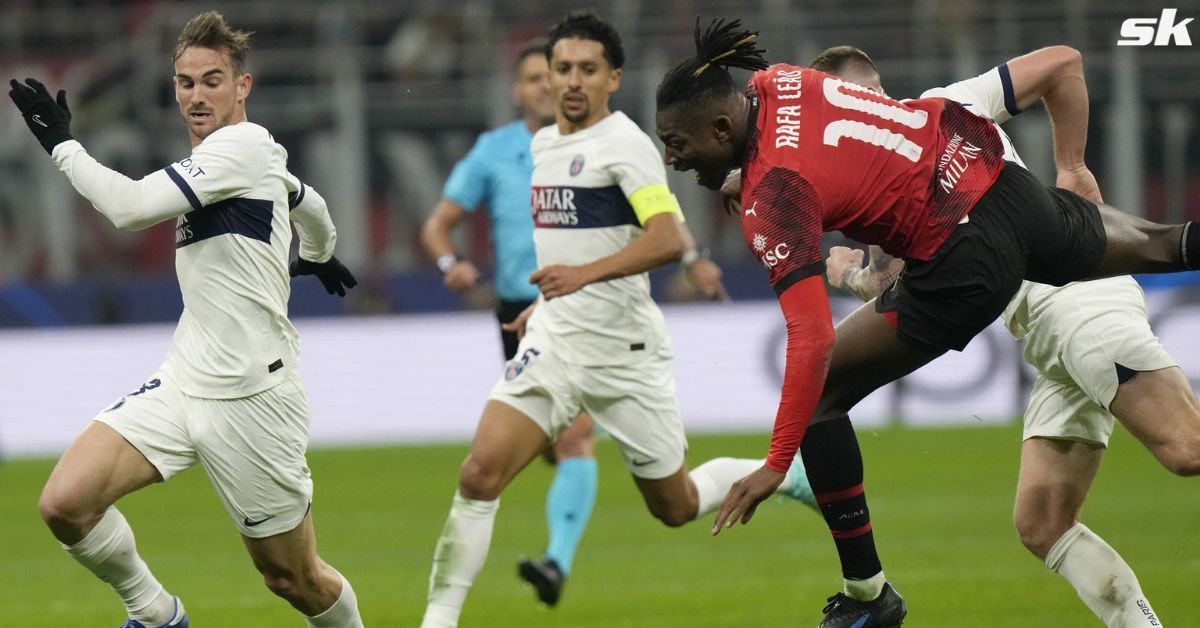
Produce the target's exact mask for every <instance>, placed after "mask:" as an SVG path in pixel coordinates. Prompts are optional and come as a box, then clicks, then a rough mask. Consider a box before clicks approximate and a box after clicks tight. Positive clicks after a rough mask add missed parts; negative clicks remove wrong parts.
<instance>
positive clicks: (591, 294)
mask: <svg viewBox="0 0 1200 628" xmlns="http://www.w3.org/2000/svg"><path fill="white" fill-rule="evenodd" d="M531 151H532V155H533V178H532V186H533V188H532V190H531V205H532V211H533V219H534V225H535V228H534V232H533V239H534V245H535V247H536V249H537V260H538V267H539V268H541V267H545V266H550V265H552V264H567V265H579V264H587V263H589V262H593V261H595V260H597V259H600V258H604V257H608V256H610V255H613V254H615V253H617V252H618V251H620V250H621V249H624V248H625V247H626V246H628V245H629V244H630V243H631V242H633V240H634V239H635V238H637V237H638V236H639V235H641V233H642V225H641V222H640V221H639V219H638V216H637V214H636V213H635V212H634V208H633V205H632V204H631V203H630V200H629V199H630V197H632V196H633V195H634V194H635V193H637V192H638V191H639V190H645V189H647V188H648V186H657V188H661V189H662V190H665V189H666V187H665V186H666V183H667V176H666V170H665V169H664V167H663V163H662V160H661V159H660V158H659V155H658V149H657V148H656V147H655V146H654V143H653V142H652V141H651V140H650V138H649V136H647V135H646V134H645V133H643V132H642V130H641V129H639V128H638V127H637V125H636V124H634V123H633V121H632V120H630V119H629V118H628V117H627V116H625V114H623V113H620V112H616V113H613V114H611V115H609V116H608V117H606V118H604V119H603V120H601V121H600V122H598V123H596V124H595V125H593V126H591V127H588V128H586V129H583V130H581V131H576V132H574V133H571V134H568V135H562V134H561V133H559V131H558V127H557V126H555V125H551V126H548V127H545V128H543V129H541V130H540V131H538V132H537V134H535V135H534V137H533V144H532V149H531ZM652 189H656V188H652ZM671 202H674V201H673V199H672V201H671ZM677 206H678V205H677V204H676V208H677ZM677 211H678V210H677V209H676V212H677ZM529 325H530V328H531V330H532V329H537V330H539V331H540V332H542V333H545V334H549V335H550V336H551V337H553V338H554V339H555V350H556V351H559V352H560V355H562V356H563V359H565V360H567V361H569V362H573V363H576V364H581V365H587V366H598V365H619V364H629V363H631V362H635V361H638V360H641V359H643V357H644V356H646V355H649V354H654V353H655V352H665V354H666V355H670V350H671V348H670V339H669V337H668V335H667V329H666V323H665V321H664V320H663V316H662V312H661V311H660V310H659V309H658V306H657V305H656V304H655V303H654V301H653V300H652V299H651V298H650V279H649V277H648V276H647V275H646V273H641V274H638V275H631V276H628V277H622V278H619V279H613V280H610V281H604V282H598V283H593V284H590V285H587V286H584V287H583V289H581V290H579V291H578V292H575V293H574V294H570V295H567V296H563V297H558V298H554V299H551V300H549V301H546V300H545V299H544V297H543V298H540V300H539V303H538V306H537V308H536V309H535V310H534V314H533V316H532V317H531V319H530V322H529ZM659 355H663V354H662V353H660V354H659Z"/></svg>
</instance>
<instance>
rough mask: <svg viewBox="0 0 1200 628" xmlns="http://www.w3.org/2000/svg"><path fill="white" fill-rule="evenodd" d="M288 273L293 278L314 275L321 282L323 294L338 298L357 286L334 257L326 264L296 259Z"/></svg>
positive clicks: (347, 270) (344, 267)
mask: <svg viewBox="0 0 1200 628" xmlns="http://www.w3.org/2000/svg"><path fill="white" fill-rule="evenodd" d="M290 271H291V275H292V276H293V277H298V276H300V275H316V276H317V279H320V280H321V285H323V286H325V292H328V293H329V294H336V295H338V296H339V297H344V296H346V290H347V289H349V288H353V287H354V286H357V285H358V280H357V279H355V278H354V274H353V273H351V272H350V269H349V268H346V266H345V265H343V264H342V263H341V262H339V261H338V258H336V257H330V258H329V261H328V262H310V261H308V260H306V259H301V258H296V261H294V262H292V266H291V269H290Z"/></svg>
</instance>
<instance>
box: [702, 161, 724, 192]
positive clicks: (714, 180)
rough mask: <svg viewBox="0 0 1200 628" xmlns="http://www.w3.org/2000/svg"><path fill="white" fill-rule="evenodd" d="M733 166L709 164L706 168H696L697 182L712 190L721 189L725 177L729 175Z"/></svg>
mask: <svg viewBox="0 0 1200 628" xmlns="http://www.w3.org/2000/svg"><path fill="white" fill-rule="evenodd" d="M730 170H731V168H726V167H724V166H709V167H706V168H697V169H696V183H699V184H700V185H701V186H702V187H705V188H708V189H710V190H720V189H721V186H722V185H723V184H724V183H725V177H727V176H729V172H730Z"/></svg>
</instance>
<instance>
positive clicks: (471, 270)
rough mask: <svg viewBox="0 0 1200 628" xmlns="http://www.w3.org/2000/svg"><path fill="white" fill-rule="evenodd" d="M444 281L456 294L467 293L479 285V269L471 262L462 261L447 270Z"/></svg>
mask: <svg viewBox="0 0 1200 628" xmlns="http://www.w3.org/2000/svg"><path fill="white" fill-rule="evenodd" d="M442 281H443V282H444V283H445V284H446V287H447V288H449V289H451V290H453V291H455V292H466V291H467V290H470V289H471V288H474V287H475V285H476V284H478V283H479V269H478V268H475V265H474V264H472V263H471V262H470V261H469V260H465V259H460V260H458V261H457V262H454V265H453V266H451V267H450V268H449V269H447V270H446V274H445V275H444V276H443V277H442Z"/></svg>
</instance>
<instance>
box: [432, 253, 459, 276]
mask: <svg viewBox="0 0 1200 628" xmlns="http://www.w3.org/2000/svg"><path fill="white" fill-rule="evenodd" d="M457 263H458V256H456V255H455V254H453V253H445V254H442V255H439V256H438V258H437V267H438V270H440V271H442V273H446V272H448V271H449V270H450V269H451V268H452V267H453V266H454V265H455V264H457Z"/></svg>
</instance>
